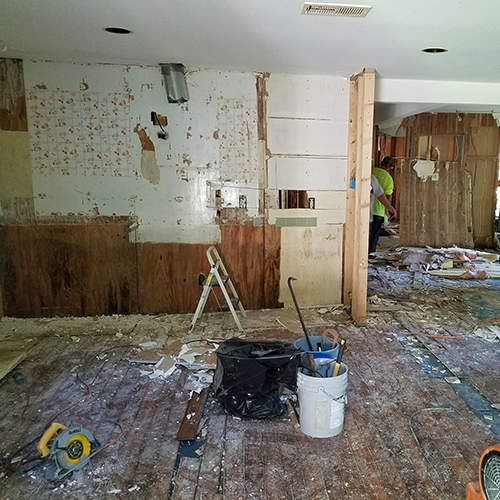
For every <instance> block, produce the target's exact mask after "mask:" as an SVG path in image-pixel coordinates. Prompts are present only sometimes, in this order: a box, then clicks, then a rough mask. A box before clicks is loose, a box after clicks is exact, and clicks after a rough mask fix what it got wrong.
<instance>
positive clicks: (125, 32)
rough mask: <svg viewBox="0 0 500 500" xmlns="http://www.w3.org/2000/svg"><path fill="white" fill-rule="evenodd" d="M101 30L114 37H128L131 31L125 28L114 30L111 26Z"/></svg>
mask: <svg viewBox="0 0 500 500" xmlns="http://www.w3.org/2000/svg"><path fill="white" fill-rule="evenodd" d="M103 30H104V31H107V32H108V33H115V34H116V35H129V34H130V33H132V31H130V30H128V29H127V28H115V27H113V26H110V27H108V28H103Z"/></svg>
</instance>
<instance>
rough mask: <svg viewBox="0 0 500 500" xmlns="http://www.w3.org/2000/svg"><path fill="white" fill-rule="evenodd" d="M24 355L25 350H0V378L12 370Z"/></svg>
mask: <svg viewBox="0 0 500 500" xmlns="http://www.w3.org/2000/svg"><path fill="white" fill-rule="evenodd" d="M25 357H26V352H25V351H2V352H0V380H1V379H3V378H4V377H5V376H6V375H7V374H8V373H9V372H10V371H11V370H13V369H14V368H15V367H16V366H17V365H18V364H19V363H20V362H21V361H22V360H23V359H24V358H25Z"/></svg>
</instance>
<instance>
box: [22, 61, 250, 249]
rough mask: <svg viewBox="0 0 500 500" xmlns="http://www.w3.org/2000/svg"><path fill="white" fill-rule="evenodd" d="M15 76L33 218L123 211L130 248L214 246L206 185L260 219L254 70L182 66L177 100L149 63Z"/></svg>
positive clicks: (48, 65) (30, 66)
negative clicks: (24, 118)
mask: <svg viewBox="0 0 500 500" xmlns="http://www.w3.org/2000/svg"><path fill="white" fill-rule="evenodd" d="M25 81H26V88H27V96H28V101H27V102H28V110H27V114H28V123H29V132H30V150H31V167H32V172H33V185H34V193H35V211H36V213H37V214H38V215H39V216H48V215H51V214H53V213H57V214H61V215H66V214H76V215H78V214H82V216H83V215H85V216H88V215H93V214H96V213H99V214H100V215H114V214H117V215H126V216H133V217H135V218H136V219H137V221H138V225H139V227H138V230H137V231H136V232H135V233H134V237H135V238H136V239H137V241H154V242H180V243H214V242H217V241H220V228H219V226H218V224H217V221H216V218H217V211H216V207H215V191H216V190H217V189H224V190H225V191H226V193H227V194H226V196H225V199H226V200H227V201H228V203H231V205H230V206H229V205H228V208H232V207H234V206H235V205H234V203H235V200H239V199H240V196H241V195H244V196H245V197H246V198H247V207H248V212H249V214H258V213H259V203H258V193H259V191H258V179H259V172H258V168H259V164H258V161H257V152H256V151H257V137H256V136H257V133H256V124H255V123H254V117H255V115H256V97H255V87H254V85H255V76H254V75H253V74H251V73H234V72H229V71H208V70H190V76H189V82H190V83H191V84H192V87H193V88H192V89H190V100H189V102H187V103H184V104H182V105H177V104H169V103H167V100H166V95H165V89H164V87H163V78H162V76H161V72H160V68H159V67H156V66H150V67H147V66H119V65H99V64H77V63H54V62H47V61H26V63H25ZM151 111H154V112H155V113H158V114H159V115H162V116H165V117H166V118H167V119H168V125H167V126H166V128H165V127H164V128H165V132H166V134H162V137H159V136H158V132H160V128H159V126H158V125H155V124H154V123H152V121H151ZM178 200H181V201H180V202H179V201H178ZM229 200H231V201H229ZM236 206H237V205H236Z"/></svg>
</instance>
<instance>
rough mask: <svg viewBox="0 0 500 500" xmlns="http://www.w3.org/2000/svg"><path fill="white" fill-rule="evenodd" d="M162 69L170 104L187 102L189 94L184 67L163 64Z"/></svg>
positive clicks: (175, 64)
mask: <svg viewBox="0 0 500 500" xmlns="http://www.w3.org/2000/svg"><path fill="white" fill-rule="evenodd" d="M160 68H161V74H162V75H163V80H164V81H165V88H166V90H167V99H168V102H175V103H178V102H186V101H187V100H188V99H189V92H188V88H187V84H186V79H185V77H184V65H182V64H178V63H161V64H160Z"/></svg>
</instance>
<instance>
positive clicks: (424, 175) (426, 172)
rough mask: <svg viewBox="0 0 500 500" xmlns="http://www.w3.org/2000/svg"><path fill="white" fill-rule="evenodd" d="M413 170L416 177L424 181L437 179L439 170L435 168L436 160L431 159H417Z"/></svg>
mask: <svg viewBox="0 0 500 500" xmlns="http://www.w3.org/2000/svg"><path fill="white" fill-rule="evenodd" d="M413 170H415V172H416V173H417V175H418V177H420V179H422V180H423V181H424V182H425V181H426V180H427V179H430V180H431V181H438V180H439V171H438V170H436V162H434V161H432V160H418V161H417V163H415V165H413Z"/></svg>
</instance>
